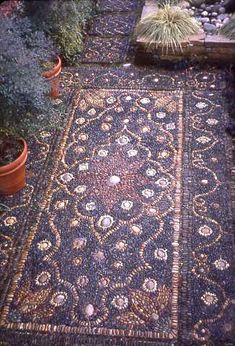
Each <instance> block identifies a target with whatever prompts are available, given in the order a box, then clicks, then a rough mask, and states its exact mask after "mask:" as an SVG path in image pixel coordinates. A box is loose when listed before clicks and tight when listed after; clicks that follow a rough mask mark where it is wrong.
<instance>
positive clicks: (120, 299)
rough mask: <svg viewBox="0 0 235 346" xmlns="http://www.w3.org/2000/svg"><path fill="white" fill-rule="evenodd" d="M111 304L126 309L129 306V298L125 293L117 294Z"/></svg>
mask: <svg viewBox="0 0 235 346" xmlns="http://www.w3.org/2000/svg"><path fill="white" fill-rule="evenodd" d="M111 304H112V305H113V306H114V307H115V308H116V309H118V310H124V309H126V308H127V306H128V298H127V297H125V296H123V295H117V296H115V297H114V298H113V300H112V303H111Z"/></svg>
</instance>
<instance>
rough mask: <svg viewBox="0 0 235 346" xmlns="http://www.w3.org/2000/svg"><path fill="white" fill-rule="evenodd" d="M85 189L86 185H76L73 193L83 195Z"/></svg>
mask: <svg viewBox="0 0 235 346" xmlns="http://www.w3.org/2000/svg"><path fill="white" fill-rule="evenodd" d="M86 189H87V187H86V185H78V186H77V187H76V188H75V189H74V192H76V193H83V192H85V191H86Z"/></svg>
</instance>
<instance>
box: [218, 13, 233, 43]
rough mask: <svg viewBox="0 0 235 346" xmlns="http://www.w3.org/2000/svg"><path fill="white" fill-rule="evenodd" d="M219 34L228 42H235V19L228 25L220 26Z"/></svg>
mask: <svg viewBox="0 0 235 346" xmlns="http://www.w3.org/2000/svg"><path fill="white" fill-rule="evenodd" d="M220 34H222V35H224V36H225V37H227V38H229V39H230V40H235V17H232V18H231V19H230V21H229V22H228V23H226V24H225V25H223V26H222V28H221V30H220Z"/></svg>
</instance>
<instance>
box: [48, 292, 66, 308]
mask: <svg viewBox="0 0 235 346" xmlns="http://www.w3.org/2000/svg"><path fill="white" fill-rule="evenodd" d="M67 298H68V295H67V293H66V292H56V293H54V294H53V296H52V298H51V300H50V303H51V304H52V305H54V306H61V305H63V304H64V303H65V302H66V300H67Z"/></svg>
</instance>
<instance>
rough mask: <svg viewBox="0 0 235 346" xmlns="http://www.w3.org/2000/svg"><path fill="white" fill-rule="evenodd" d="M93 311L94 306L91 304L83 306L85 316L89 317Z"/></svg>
mask: <svg viewBox="0 0 235 346" xmlns="http://www.w3.org/2000/svg"><path fill="white" fill-rule="evenodd" d="M94 313H95V308H94V306H93V305H92V304H88V305H86V306H85V308H84V314H85V316H86V318H89V317H91V316H92V315H94Z"/></svg>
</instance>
